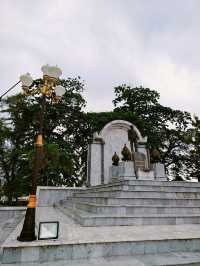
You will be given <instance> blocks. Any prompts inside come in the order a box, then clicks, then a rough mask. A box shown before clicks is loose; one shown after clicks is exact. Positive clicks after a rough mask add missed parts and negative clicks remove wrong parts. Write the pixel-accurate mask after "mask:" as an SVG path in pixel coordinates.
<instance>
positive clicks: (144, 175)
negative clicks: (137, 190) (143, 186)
mask: <svg viewBox="0 0 200 266" xmlns="http://www.w3.org/2000/svg"><path fill="white" fill-rule="evenodd" d="M137 177H138V179H139V180H154V171H153V170H149V171H144V170H141V169H140V168H139V169H138V171H137Z"/></svg>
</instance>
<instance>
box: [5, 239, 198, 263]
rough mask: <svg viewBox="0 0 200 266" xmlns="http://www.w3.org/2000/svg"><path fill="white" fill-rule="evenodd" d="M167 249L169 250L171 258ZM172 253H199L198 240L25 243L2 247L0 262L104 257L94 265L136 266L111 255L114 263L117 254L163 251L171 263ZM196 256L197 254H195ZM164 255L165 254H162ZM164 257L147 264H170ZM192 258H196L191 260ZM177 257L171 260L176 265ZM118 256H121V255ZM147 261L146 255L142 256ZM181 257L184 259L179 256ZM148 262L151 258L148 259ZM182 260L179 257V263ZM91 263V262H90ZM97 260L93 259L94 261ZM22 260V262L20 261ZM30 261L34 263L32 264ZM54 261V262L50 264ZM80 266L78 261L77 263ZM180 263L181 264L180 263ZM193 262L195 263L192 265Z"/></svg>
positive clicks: (47, 261)
mask: <svg viewBox="0 0 200 266" xmlns="http://www.w3.org/2000/svg"><path fill="white" fill-rule="evenodd" d="M169 252H173V254H172V257H171V256H170V254H169ZM175 252H187V253H188V252H200V239H199V238H197V239H168V240H163V239H162V240H141V241H125V242H123V241H116V242H92V243H72V244H66V243H56V242H55V243H53V242H51V243H44V244H40V243H38V244H35V243H33V244H29V246H26V245H21V246H20V245H19V246H12V245H11V246H4V247H3V257H2V265H4V264H6V265H7V264H12V263H13V264H14V263H15V264H16V263H20V265H24V266H25V265H29V264H30V265H40V263H41V265H43V264H44V265H45V266H46V265H48V266H50V265H57V263H58V262H60V263H59V264H58V265H59V266H61V265H62V266H63V265H76V262H77V263H78V262H80V260H83V259H87V260H88V264H87V263H85V264H83V265H96V263H95V261H91V263H89V260H91V259H95V258H96V259H98V258H99V259H102V258H104V259H106V261H107V262H109V263H108V264H99V265H98V264H97V265H98V266H103V265H111V266H114V265H116V266H122V265H125V266H126V265H127V266H130V265H132V266H136V265H138V266H140V265H146V264H143V263H141V264H139V262H137V264H135V263H134V262H135V260H133V258H132V259H131V260H130V261H129V263H128V264H124V263H123V260H122V263H121V264H114V263H112V260H111V259H112V258H115V262H116V260H117V258H119V261H120V256H123V258H125V256H135V255H145V256H147V255H148V254H149V255H150V254H154V256H156V255H157V254H163V253H168V257H169V259H168V261H169V262H170V261H171V262H172V260H170V258H173V255H174V254H175ZM193 256H195V255H194V254H193ZM198 256H199V254H198ZM166 257H167V254H166ZM166 257H165V263H163V264H157V263H156V261H154V262H155V263H153V262H152V263H150V264H149V265H171V266H172V265H173V264H172V263H171V264H168V263H167V258H166ZM195 257H196V260H195ZM195 257H193V260H192V259H191V260H189V259H188V256H187V255H186V254H185V262H186V263H190V262H191V263H193V262H194V263H195V262H197V255H196V256H195ZM177 258H178V256H176V260H175V263H176V265H179V264H177V261H178V260H177ZM121 259H122V258H121ZM146 259H147V260H148V259H150V258H146ZM183 259H184V258H183ZM151 261H152V258H151ZM183 261H184V260H182V262H183ZM62 262H64V263H62ZM93 262H94V263H93ZM96 262H97V261H96ZM21 263H22V264H21ZM33 263H34V264H33ZM54 263H55V264H54ZM79 265H81V264H79ZM147 265H148V264H147ZM181 265H183V264H181ZM192 265H195V264H192Z"/></svg>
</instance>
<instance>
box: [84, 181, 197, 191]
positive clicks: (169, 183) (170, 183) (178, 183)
mask: <svg viewBox="0 0 200 266" xmlns="http://www.w3.org/2000/svg"><path fill="white" fill-rule="evenodd" d="M113 185H134V186H139V185H140V186H143V185H145V186H158V187H168V186H169V187H170V186H171V187H173V186H176V187H186V188H187V187H188V188H200V182H185V181H156V180H121V181H120V180H119V181H116V182H112V183H108V184H103V185H97V186H94V187H90V188H88V189H93V188H103V187H109V186H113Z"/></svg>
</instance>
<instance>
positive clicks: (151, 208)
mask: <svg viewBox="0 0 200 266" xmlns="http://www.w3.org/2000/svg"><path fill="white" fill-rule="evenodd" d="M60 206H61V207H62V211H63V212H64V213H65V214H67V215H68V216H70V217H72V218H73V219H74V220H75V221H77V222H78V223H79V224H81V225H82V226H114V225H116V226H119V225H177V224H200V184H199V183H191V182H167V181H144V180H131V181H130V180H129V181H128V180H124V181H120V182H115V183H110V184H107V185H100V186H96V187H91V188H87V189H85V190H83V191H79V192H75V193H74V194H73V196H72V197H68V198H66V199H65V200H63V201H61V203H60Z"/></svg>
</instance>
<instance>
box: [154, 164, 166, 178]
mask: <svg viewBox="0 0 200 266" xmlns="http://www.w3.org/2000/svg"><path fill="white" fill-rule="evenodd" d="M154 174H155V179H157V180H159V181H166V180H167V177H166V174H165V167H164V164H161V163H155V164H154Z"/></svg>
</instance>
